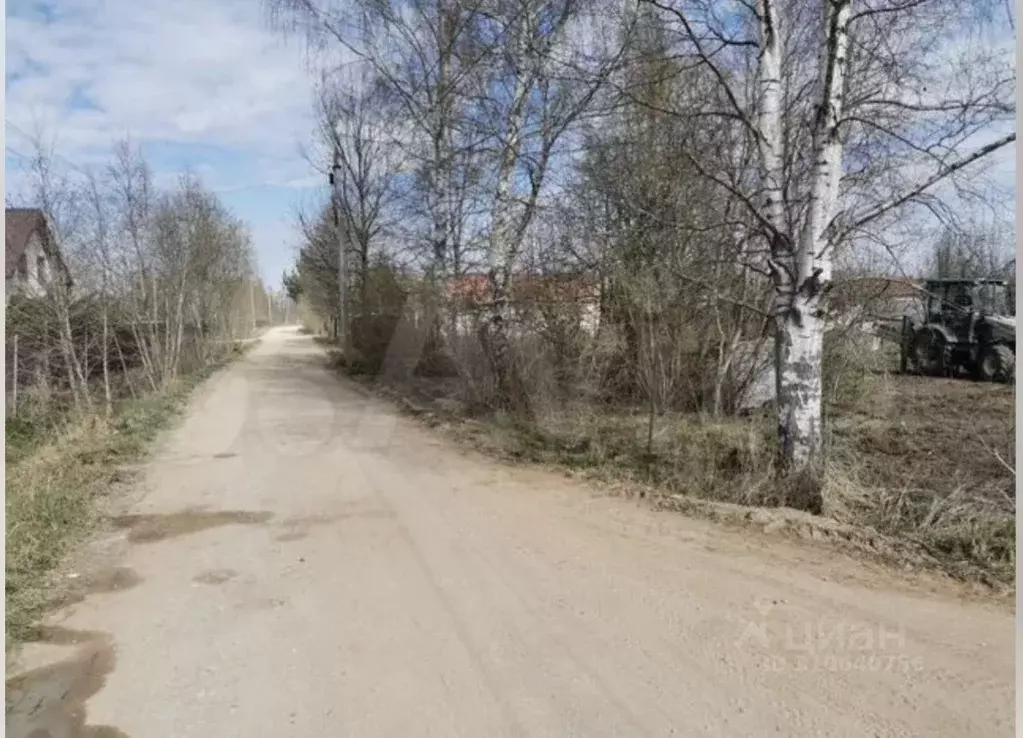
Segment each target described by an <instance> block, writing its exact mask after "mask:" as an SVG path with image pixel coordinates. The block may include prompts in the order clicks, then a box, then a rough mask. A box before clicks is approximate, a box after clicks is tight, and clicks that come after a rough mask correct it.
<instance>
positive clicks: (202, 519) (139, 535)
mask: <svg viewBox="0 0 1023 738" xmlns="http://www.w3.org/2000/svg"><path fill="white" fill-rule="evenodd" d="M272 517H273V515H272V514H271V513H268V512H253V511H249V510H215V511H209V510H199V509H189V510H182V511H180V512H174V513H166V514H149V515H120V516H118V517H115V518H113V519H112V522H113V525H114V527H116V528H121V529H124V530H127V531H128V540H129V541H131V542H132V543H156V542H158V541H164V540H167V539H168V538H177V537H179V536H184V535H189V534H190V533H200V532H202V531H204V530H209V529H211V528H219V527H221V526H224V525H260V524H263V523H266V522H269V520H270V519H271V518H272Z"/></svg>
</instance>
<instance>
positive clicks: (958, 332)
mask: <svg viewBox="0 0 1023 738" xmlns="http://www.w3.org/2000/svg"><path fill="white" fill-rule="evenodd" d="M924 295H925V303H926V304H925V310H924V314H925V318H924V322H923V324H922V325H914V323H913V321H912V320H909V319H908V318H907V319H906V320H904V322H903V341H902V343H903V351H902V364H903V366H904V367H906V366H907V365H908V364H909V363H912V364H913V365H914V366H915V368H916V369H917V371H920V372H922V373H924V374H948V373H955V371H956V369H958V368H963V369H966V370H967V371H969V372H970V373H971V374H973V375H974V376H975V377H977V378H978V379H984V380H989V381H990V380H995V381H1007V380H1010V379H1011V378H1012V377H1013V376H1014V370H1015V354H1016V320H1015V317H1014V316H1015V314H1016V309H1015V299H1014V297H1015V296H1014V295H1013V293H1012V290H1011V288H1010V286H1009V284H1008V283H1007V282H1006V281H1005V280H1001V279H931V280H928V281H927V282H926V283H925V284H924Z"/></svg>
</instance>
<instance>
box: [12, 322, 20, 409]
mask: <svg viewBox="0 0 1023 738" xmlns="http://www.w3.org/2000/svg"><path fill="white" fill-rule="evenodd" d="M13 343H14V346H13V352H14V357H13V360H12V363H13V364H14V367H13V372H12V379H11V417H12V418H16V417H18V334H17V333H15V334H14V341H13Z"/></svg>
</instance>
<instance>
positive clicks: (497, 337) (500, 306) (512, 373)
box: [485, 28, 530, 416]
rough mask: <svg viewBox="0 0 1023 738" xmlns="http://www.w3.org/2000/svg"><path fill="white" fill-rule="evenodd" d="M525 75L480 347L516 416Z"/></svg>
mask: <svg viewBox="0 0 1023 738" xmlns="http://www.w3.org/2000/svg"><path fill="white" fill-rule="evenodd" d="M518 32H519V34H521V38H520V49H524V46H525V43H524V37H525V34H526V31H525V29H524V28H520V29H519V30H518ZM526 77H527V74H526V73H525V72H524V71H520V72H519V74H518V75H517V77H516V80H515V89H514V93H513V97H512V105H511V109H510V110H509V113H508V129H507V138H506V140H505V142H504V150H503V152H502V156H501V163H500V166H499V169H498V174H497V187H496V189H495V191H494V205H493V211H492V213H493V215H492V220H491V231H490V243H489V253H488V261H489V274H488V277H489V282H490V290H491V295H490V297H491V300H490V308H489V311H488V313H489V314H488V316H487V317H488V320H487V331H486V346H485V348H486V350H487V353H488V354H489V355H490V361H491V365H492V366H493V370H494V373H495V374H496V379H497V389H498V394H499V401H500V403H501V405H502V409H504V410H508V411H509V412H512V413H515V414H517V415H520V416H524V415H528V414H529V409H528V408H527V407H525V402H526V397H525V393H524V392H523V391H522V389H523V388H522V387H521V383H520V378H519V377H518V375H517V372H516V369H515V366H514V365H513V357H512V355H511V343H510V340H509V337H508V322H509V318H510V305H509V300H510V297H511V295H510V290H511V273H512V267H513V265H514V261H515V256H516V251H517V247H518V244H517V243H515V232H516V229H515V223H514V217H515V213H514V201H513V199H512V190H513V185H514V179H515V174H516V164H517V162H518V158H519V150H520V148H521V136H522V126H523V123H524V121H525V111H526V103H527V101H528V97H529V89H530V84H529V81H528V80H527V78H526Z"/></svg>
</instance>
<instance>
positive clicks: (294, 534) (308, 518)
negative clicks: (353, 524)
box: [276, 508, 394, 542]
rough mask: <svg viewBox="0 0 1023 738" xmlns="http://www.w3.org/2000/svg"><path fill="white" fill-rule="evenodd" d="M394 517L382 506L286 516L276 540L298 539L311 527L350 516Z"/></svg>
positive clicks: (307, 533)
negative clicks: (282, 530)
mask: <svg viewBox="0 0 1023 738" xmlns="http://www.w3.org/2000/svg"><path fill="white" fill-rule="evenodd" d="M393 517H394V512H393V511H391V510H387V509H382V508H363V509H359V508H353V509H352V510H350V511H348V512H339V513H333V514H325V515H305V516H302V517H295V518H288V519H287V520H282V521H281V527H282V528H283V529H284V532H282V533H280V534H279V535H277V536H276V540H278V541H282V542H287V541H298V540H301V539H303V538H305V537H306V536H308V535H309V533H310V531H311V529H312V528H314V527H317V526H322V525H330V524H331V523H339V522H341V521H344V520H350V519H352V518H359V519H363V520H374V519H378V520H386V519H389V518H393Z"/></svg>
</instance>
